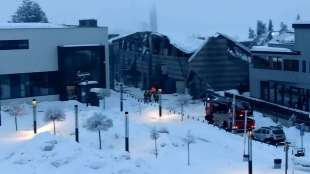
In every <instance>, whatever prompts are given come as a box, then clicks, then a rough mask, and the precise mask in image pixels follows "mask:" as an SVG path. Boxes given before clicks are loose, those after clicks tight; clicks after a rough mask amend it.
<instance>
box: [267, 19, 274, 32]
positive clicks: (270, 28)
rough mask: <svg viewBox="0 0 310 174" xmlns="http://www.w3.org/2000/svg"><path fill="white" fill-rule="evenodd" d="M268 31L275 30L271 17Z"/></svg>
mask: <svg viewBox="0 0 310 174" xmlns="http://www.w3.org/2000/svg"><path fill="white" fill-rule="evenodd" d="M268 31H269V32H273V23H272V20H271V19H269V23H268Z"/></svg>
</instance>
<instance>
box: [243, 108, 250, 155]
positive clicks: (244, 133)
mask: <svg viewBox="0 0 310 174" xmlns="http://www.w3.org/2000/svg"><path fill="white" fill-rule="evenodd" d="M247 125H248V111H247V110H245V111H244V126H243V129H244V132H243V136H244V139H243V160H244V161H248V160H249V154H246V153H245V147H246V138H247ZM248 153H249V152H248Z"/></svg>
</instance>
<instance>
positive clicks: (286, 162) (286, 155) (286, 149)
mask: <svg viewBox="0 0 310 174" xmlns="http://www.w3.org/2000/svg"><path fill="white" fill-rule="evenodd" d="M284 151H285V174H287V170H288V151H289V142H285V145H284Z"/></svg>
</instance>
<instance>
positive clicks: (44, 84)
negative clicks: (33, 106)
mask: <svg viewBox="0 0 310 174" xmlns="http://www.w3.org/2000/svg"><path fill="white" fill-rule="evenodd" d="M57 78H58V72H39V73H25V74H9V75H0V99H2V100H3V99H14V98H24V97H34V96H46V95H56V94H58V80H57Z"/></svg>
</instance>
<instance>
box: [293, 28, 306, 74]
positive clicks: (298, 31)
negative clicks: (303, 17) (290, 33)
mask: <svg viewBox="0 0 310 174" xmlns="http://www.w3.org/2000/svg"><path fill="white" fill-rule="evenodd" d="M295 49H296V50H297V51H300V52H301V58H302V59H304V60H307V61H308V62H310V27H309V28H295ZM308 65H309V63H308ZM308 72H309V71H308Z"/></svg>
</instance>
